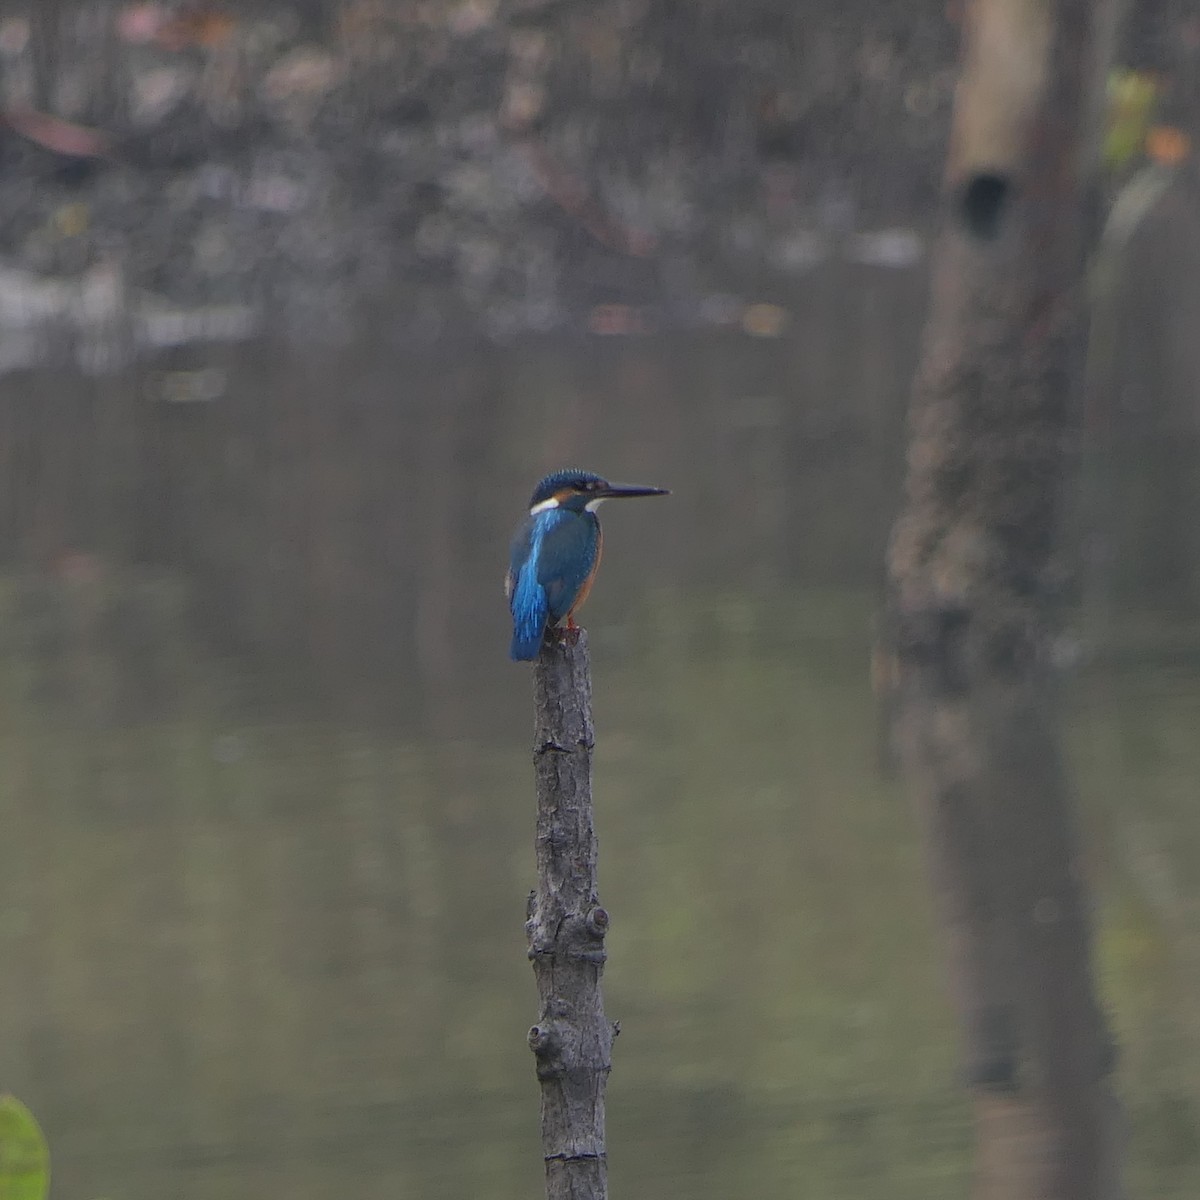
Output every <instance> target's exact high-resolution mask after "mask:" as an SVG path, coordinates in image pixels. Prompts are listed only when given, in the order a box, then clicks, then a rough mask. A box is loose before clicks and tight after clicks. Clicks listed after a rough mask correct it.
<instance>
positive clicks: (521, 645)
mask: <svg viewBox="0 0 1200 1200" xmlns="http://www.w3.org/2000/svg"><path fill="white" fill-rule="evenodd" d="M511 605H512V617H513V635H512V645H511V646H510V647H509V650H508V653H509V657H511V658H512V659H513V661H514V662H528V661H529V660H530V659H534V658H537V656H538V651H539V650H540V649H541V648H542V637H543V635H544V634H545V632H546V619H547V617H548V616H549V614H550V605H549V603H548V601H547V600H546V589H545V588H544V587H542V585H541V584H540V583H538V581H537V578H536V576H535V574H534V572H533V571H531V570H529V569H528V568H526V569H525V570H523V571H522V572H521V574H520V576H519V578H518V579H517V586H516V587H515V588H514V589H513V594H512V598H511Z"/></svg>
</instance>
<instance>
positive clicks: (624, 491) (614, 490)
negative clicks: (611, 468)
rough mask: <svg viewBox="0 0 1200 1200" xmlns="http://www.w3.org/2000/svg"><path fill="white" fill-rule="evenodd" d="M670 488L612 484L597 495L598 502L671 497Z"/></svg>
mask: <svg viewBox="0 0 1200 1200" xmlns="http://www.w3.org/2000/svg"><path fill="white" fill-rule="evenodd" d="M670 494H671V492H670V490H669V489H668V488H656V487H642V486H641V485H640V484H636V483H610V484H609V485H608V486H607V487H605V488H601V489H600V490H599V491H598V492H597V493H596V499H597V500H620V499H621V498H622V497H625V496H669V495H670Z"/></svg>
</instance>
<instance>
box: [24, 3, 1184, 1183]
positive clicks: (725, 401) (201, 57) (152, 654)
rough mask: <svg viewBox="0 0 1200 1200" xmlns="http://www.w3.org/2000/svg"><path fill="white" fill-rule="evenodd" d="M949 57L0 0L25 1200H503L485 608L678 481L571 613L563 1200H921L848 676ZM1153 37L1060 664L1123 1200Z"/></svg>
mask: <svg viewBox="0 0 1200 1200" xmlns="http://www.w3.org/2000/svg"><path fill="white" fill-rule="evenodd" d="M956 20H957V15H956V10H955V8H954V6H953V5H952V6H950V7H949V9H947V7H946V6H945V5H943V4H941V3H937V4H934V3H922V4H913V5H908V6H905V7H904V8H902V9H898V8H896V6H893V5H882V4H879V3H872V2H869V0H852V2H851V3H849V4H846V3H842V4H840V5H836V6H835V5H827V4H823V3H811V4H807V5H803V6H796V5H789V6H784V5H780V4H778V3H777V0H750V2H747V3H742V4H739V5H735V6H731V5H727V4H717V3H715V2H702V3H696V4H689V5H680V4H677V3H671V2H668V0H621V2H609V0H604V2H601V3H590V4H586V5H580V4H575V3H572V2H571V0H565V2H564V0H552V2H549V3H544V4H542V3H533V2H520V3H518V2H514V3H504V4H502V3H492V2H489V0H464V2H463V3H457V4H450V3H444V2H440V0H424V2H420V3H418V2H413V3H389V4H385V3H380V2H376V0H347V2H345V3H331V2H315V0H313V2H310V3H307V4H300V3H292V4H283V3H278V4H267V3H253V4H252V3H246V4H240V5H237V6H229V7H227V8H218V7H214V6H210V5H205V4H189V5H168V4H154V3H143V4H119V3H115V2H111V0H88V2H85V3H66V2H65V0H63V2H59V3H50V2H43V3H40V4H38V5H36V6H32V7H31V6H22V5H20V4H7V5H5V6H3V8H2V9H0V108H2V115H3V129H2V130H0V158H2V161H3V166H4V169H3V171H0V334H2V336H0V372H2V374H0V555H2V559H0V562H2V566H3V577H2V582H0V663H2V670H0V713H2V714H3V720H0V772H2V773H3V777H4V778H3V783H2V784H0V827H2V829H3V831H4V836H3V837H0V961H3V962H4V964H5V966H6V986H5V987H4V988H3V989H0V1023H2V1024H3V1027H4V1028H5V1029H6V1030H8V1031H9V1033H10V1036H9V1037H7V1038H6V1039H3V1041H0V1087H2V1088H3V1089H4V1090H6V1091H9V1092H12V1093H13V1094H15V1095H18V1096H20V1097H21V1099H22V1100H23V1101H24V1102H25V1103H26V1104H28V1105H29V1107H30V1109H31V1110H32V1111H33V1112H35V1113H36V1114H37V1115H38V1118H39V1119H40V1120H41V1122H42V1124H43V1126H44V1127H45V1129H46V1133H47V1136H48V1138H49V1140H50V1143H51V1145H52V1147H53V1151H54V1159H55V1180H56V1182H55V1191H56V1195H61V1196H63V1197H67V1198H71V1197H79V1198H80V1200H96V1198H97V1197H100V1196H111V1197H114V1198H116V1197H129V1198H131V1200H141V1198H145V1200H151V1198H157V1197H160V1196H162V1195H170V1196H175V1197H181V1198H184V1200H187V1198H195V1200H209V1198H213V1200H215V1198H217V1197H220V1198H221V1200H226V1198H232V1200H237V1198H239V1197H247V1198H249V1197H252V1196H253V1197H255V1198H256V1200H258V1198H259V1197H261V1196H263V1195H264V1194H266V1195H289V1196H295V1197H305V1196H313V1197H316V1196H328V1195H330V1194H339V1193H345V1192H348V1191H350V1190H353V1193H354V1194H355V1195H359V1196H363V1197H370V1196H375V1195H378V1196H381V1197H382V1196H385V1195H386V1196H395V1195H397V1194H399V1195H415V1196H422V1197H430V1198H435V1197H446V1198H450V1197H461V1196H465V1195H480V1194H485V1195H488V1196H492V1197H497V1198H501V1197H507V1196H514V1197H515V1196H518V1195H521V1196H527V1195H530V1194H532V1193H533V1192H534V1191H535V1190H536V1188H537V1186H538V1180H539V1178H540V1174H541V1164H540V1161H539V1150H538V1142H537V1098H536V1097H537V1089H536V1083H535V1081H534V1078H533V1072H532V1063H531V1062H530V1061H529V1055H528V1050H527V1049H526V1046H525V1040H524V1032H525V1029H526V1028H527V1026H528V1024H529V1022H530V1020H531V1019H532V1017H533V1015H534V1012H533V987H532V980H531V978H530V975H529V970H528V965H527V963H526V961H525V958H524V941H523V933H522V928H521V925H522V920H523V912H524V897H525V894H526V891H527V890H528V887H529V886H530V884H531V882H532V879H531V873H532V853H531V846H530V844H529V843H530V840H531V837H532V818H533V808H532V796H531V781H530V772H529V763H528V745H527V743H528V737H529V708H528V705H529V694H528V693H529V686H528V679H527V673H526V672H525V671H524V670H521V669H518V668H516V667H514V666H512V664H510V663H508V662H507V660H506V658H505V655H504V647H505V645H506V642H507V637H506V634H505V631H504V625H505V620H506V615H507V614H506V613H505V610H504V604H503V600H502V597H501V595H500V585H499V581H500V575H501V572H502V569H503V562H504V558H505V550H506V545H507V539H508V536H509V531H510V529H511V527H512V526H513V524H514V523H515V522H516V521H517V520H518V519H519V517H520V515H521V514H522V512H523V510H524V506H525V504H526V502H527V499H528V492H529V489H530V488H531V486H532V484H533V482H534V480H535V479H536V478H537V477H538V476H539V475H540V474H542V473H543V472H544V471H545V470H547V469H550V468H552V467H556V466H560V465H565V464H567V463H572V462H576V463H579V464H580V465H583V466H587V467H593V468H595V469H598V470H601V471H605V472H608V473H610V474H611V475H613V476H615V477H624V478H630V479H637V480H641V481H644V482H649V483H660V484H663V485H665V486H669V487H671V488H672V489H673V491H674V493H675V495H674V496H673V498H672V499H671V500H670V501H669V502H666V503H664V504H663V505H662V506H656V507H655V511H654V513H653V514H649V513H645V514H643V515H642V516H641V517H639V516H636V515H634V514H631V513H621V512H615V513H613V514H612V515H611V516H609V517H607V518H606V527H607V528H608V532H609V554H608V557H607V560H606V562H605V567H604V572H603V576H602V578H601V581H600V583H599V584H598V586H597V589H596V592H595V594H594V596H593V598H592V600H591V602H590V604H589V606H588V609H587V614H586V615H587V621H588V625H589V630H590V632H591V637H592V645H593V654H594V660H595V673H596V678H595V688H596V717H597V724H598V731H599V752H598V755H597V779H596V793H597V805H598V821H599V828H600V834H601V838H602V854H601V872H602V883H603V890H604V899H605V902H606V905H607V906H608V907H609V909H610V910H611V912H612V913H613V917H614V928H613V934H612V937H611V945H610V950H611V955H612V957H611V962H610V966H609V969H608V972H607V975H606V984H607V989H608V996H607V1002H608V1010H609V1013H610V1015H611V1016H612V1017H613V1018H615V1019H619V1020H620V1021H621V1023H622V1033H621V1037H620V1039H619V1040H618V1042H617V1044H616V1047H615V1070H614V1074H613V1079H612V1084H611V1088H610V1117H609V1119H610V1144H611V1153H612V1176H613V1190H614V1194H616V1195H631V1196H637V1195H644V1196H654V1197H659V1198H663V1200H668V1198H671V1197H679V1198H681V1200H682V1198H684V1197H686V1198H688V1200H706V1198H708V1197H712V1198H714V1200H715V1198H717V1197H722V1198H723V1197H727V1196H729V1195H740V1194H754V1195H758V1196H764V1197H770V1196H779V1197H782V1196H792V1195H797V1194H802V1195H806V1194H814V1195H815V1194H819V1195H821V1196H823V1197H829V1198H831V1200H832V1198H835V1197H839V1196H845V1197H850V1196H853V1197H856V1198H861V1197H864V1196H880V1197H882V1196H887V1197H889V1198H901V1200H903V1198H908V1197H911V1198H912V1200H918V1198H920V1200H937V1198H938V1197H950V1196H957V1195H961V1194H962V1193H963V1191H964V1189H965V1186H966V1179H967V1177H968V1170H969V1164H968V1162H967V1153H968V1145H969V1132H968V1129H967V1127H966V1112H965V1109H964V1107H963V1106H962V1105H961V1103H960V1098H959V1092H958V1088H957V1083H956V1069H957V1066H956V1064H957V1046H956V1037H955V1033H954V1028H953V1022H952V1020H951V1016H950V1013H949V1011H948V1008H947V1005H946V1003H945V1000H944V997H943V993H942V988H941V979H940V974H939V963H938V953H937V947H936V942H935V937H934V931H933V927H932V921H931V914H930V909H929V903H928V900H927V895H926V884H925V880H924V876H923V864H922V862H921V860H920V853H919V846H918V842H917V838H916V831H915V828H914V825H913V823H912V821H911V820H910V814H909V812H908V809H907V806H906V802H905V800H904V798H903V796H902V794H901V792H900V790H899V789H898V787H897V785H896V784H895V782H894V780H892V778H891V776H890V773H889V770H888V763H889V745H888V729H887V723H886V714H881V713H880V712H879V711H878V710H877V706H876V703H875V701H874V699H873V697H872V694H871V687H870V679H869V669H868V664H869V649H870V642H871V629H872V619H873V613H874V611H875V608H876V603H877V599H878V586H879V581H880V578H881V574H882V571H881V559H882V552H883V543H884V538H885V536H886V531H887V527H888V523H889V521H890V517H891V514H892V511H893V507H894V503H895V498H896V489H897V483H898V480H899V476H900V471H901V467H902V457H903V446H904V405H905V401H906V398H907V392H908V383H909V377H910V374H911V371H912V366H913V363H914V361H915V355H916V347H917V342H918V338H919V334H920V326H921V319H922V310H923V304H924V289H925V263H926V248H927V245H928V241H929V237H930V235H931V233H932V231H933V228H934V225H935V212H936V208H935V196H936V190H937V184H938V179H939V174H940V167H941V155H942V151H943V145H944V138H945V132H946V123H947V117H948V112H949V104H950V100H951V95H952V86H953V78H954V76H953V71H954V46H955V40H956V35H957V31H956ZM1198 46H1200V28H1198V27H1197V24H1196V21H1195V17H1194V14H1193V13H1191V12H1190V10H1189V9H1188V8H1187V7H1186V6H1184V5H1182V4H1171V3H1155V4H1142V5H1138V6H1137V11H1136V12H1135V13H1133V14H1132V20H1131V23H1130V25H1129V27H1128V29H1127V31H1126V36H1125V41H1124V44H1123V46H1122V53H1121V57H1120V62H1121V69H1122V71H1124V72H1130V73H1131V74H1117V75H1115V76H1114V80H1113V86H1114V106H1113V124H1112V128H1111V130H1110V141H1109V156H1110V161H1111V162H1112V167H1113V177H1112V194H1113V196H1114V197H1116V196H1119V195H1120V194H1121V193H1122V189H1123V188H1124V187H1126V186H1127V184H1128V181H1129V180H1131V179H1133V178H1135V177H1136V176H1137V173H1138V172H1139V171H1141V170H1143V169H1144V168H1146V167H1148V166H1149V167H1153V168H1155V169H1162V170H1165V171H1167V172H1168V174H1167V176H1166V177H1165V178H1164V179H1163V181H1162V184H1163V186H1162V187H1161V188H1159V189H1158V190H1157V192H1156V193H1155V194H1154V195H1153V196H1152V197H1151V201H1152V202H1150V203H1144V204H1141V206H1140V208H1138V210H1137V219H1136V221H1134V222H1132V223H1131V227H1130V229H1129V230H1127V231H1126V233H1127V236H1126V237H1125V238H1124V240H1123V241H1122V243H1121V247H1120V251H1121V252H1120V254H1119V255H1118V256H1117V259H1116V260H1114V266H1113V282H1112V283H1111V286H1110V287H1109V289H1108V290H1107V291H1106V293H1105V294H1106V296H1107V297H1108V298H1109V302H1110V303H1109V307H1108V308H1107V309H1106V314H1107V315H1106V321H1105V324H1104V327H1103V338H1102V343H1103V344H1102V350H1103V354H1102V356H1101V358H1100V359H1099V362H1100V364H1101V366H1102V368H1103V369H1102V370H1098V371H1096V372H1095V377H1094V379H1093V386H1092V387H1091V388H1090V390H1089V394H1088V397H1087V401H1086V405H1087V407H1086V410H1085V413H1084V422H1085V427H1086V436H1085V439H1084V443H1083V447H1082V449H1083V451H1084V452H1085V461H1086V465H1087V467H1088V472H1089V473H1088V474H1087V475H1086V477H1085V481H1086V487H1085V490H1084V492H1083V493H1082V496H1083V498H1082V499H1081V501H1080V503H1079V504H1078V505H1077V508H1078V510H1079V511H1078V512H1077V514H1076V517H1075V519H1074V520H1073V523H1072V530H1071V538H1070V545H1069V546H1068V547H1066V548H1065V555H1064V561H1065V562H1066V563H1067V564H1068V567H1069V569H1067V570H1065V571H1064V584H1063V595H1064V608H1065V611H1066V613H1067V619H1066V621H1065V624H1064V630H1063V634H1062V637H1061V643H1060V648H1061V657H1062V662H1063V667H1064V676H1065V678H1066V680H1067V686H1068V688H1069V697H1070V703H1071V717H1072V721H1071V738H1072V742H1071V744H1072V747H1073V751H1074V760H1075V764H1076V768H1077V772H1078V779H1079V785H1080V804H1081V818H1082V821H1083V825H1084V830H1085V844H1086V848H1087V863H1086V866H1087V869H1088V871H1089V874H1090V875H1091V877H1092V878H1093V879H1094V880H1095V883H1096V886H1097V896H1098V905H1099V909H1098V918H1099V934H1098V936H1099V956H1098V957H1099V962H1100V968H1101V971H1102V976H1103V978H1102V983H1103V989H1104V997H1105V1001H1106V1003H1107V1004H1109V1005H1110V1006H1111V1007H1112V1010H1113V1013H1114V1016H1115V1021H1116V1025H1117V1028H1118V1030H1119V1033H1120V1037H1121V1045H1122V1059H1121V1065H1120V1072H1121V1083H1122V1087H1123V1090H1124V1093H1125V1095H1126V1097H1127V1100H1128V1104H1129V1111H1130V1118H1131V1137H1132V1145H1131V1158H1132V1171H1131V1184H1132V1187H1133V1190H1135V1191H1137V1192H1138V1194H1142V1195H1146V1196H1153V1197H1180V1198H1182V1197H1189V1198H1190V1197H1192V1196H1194V1195H1195V1194H1196V1189H1197V1185H1198V1184H1200V1139H1198V1137H1197V1105H1198V1104H1200V1094H1198V1092H1197V1084H1196V1080H1197V1079H1200V1026H1198V1023H1197V1016H1196V1006H1195V1003H1194V997H1195V995H1196V994H1197V990H1198V988H1200V924H1198V921H1200V824H1198V820H1200V818H1198V817H1197V810H1196V805H1195V802H1194V799H1195V792H1196V785H1195V781H1196V779H1197V777H1198V774H1200V741H1198V739H1197V738H1196V734H1195V731H1196V729H1197V728H1198V727H1200V720H1198V718H1200V542H1198V540H1197V526H1196V521H1195V512H1196V509H1197V502H1198V500H1200V454H1198V452H1197V441H1198V439H1197V435H1198V433H1200V408H1198V407H1197V404H1196V394H1197V393H1196V380H1197V378H1200V360H1198V355H1200V343H1198V342H1197V339H1196V338H1195V330H1196V328H1197V327H1200V291H1198V289H1197V287H1196V282H1195V281H1196V278H1197V270H1196V267H1197V264H1198V263H1200V217H1198V216H1197V213H1198V212H1200V206H1198V205H1197V203H1196V199H1197V180H1196V175H1195V166H1194V158H1193V155H1192V151H1191V145H1192V138H1193V137H1194V135H1195V133H1196V128H1197V122H1196V117H1197V114H1198V112H1200V106H1198V104H1197V97H1196V92H1195V88H1196V80H1197V79H1200V72H1197V71H1196V70H1195V67H1196V62H1195V59H1196V55H1197V53H1198ZM1156 131H1158V132H1157V133H1156ZM1156 138H1157V139H1158V140H1155V139H1156ZM5 1128H8V1126H7V1125H5ZM6 1144H7V1143H6ZM6 1200H7V1197H6Z"/></svg>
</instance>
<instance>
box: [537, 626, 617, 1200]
mask: <svg viewBox="0 0 1200 1200" xmlns="http://www.w3.org/2000/svg"><path fill="white" fill-rule="evenodd" d="M533 678H534V704H535V709H536V711H535V718H534V748H533V758H534V766H535V772H536V778H537V840H536V849H537V872H538V883H537V890H536V891H534V892H532V893H530V897H529V919H528V921H527V922H526V925H525V931H526V933H527V934H528V937H529V957H530V959H531V960H532V962H533V973H534V977H535V979H536V981H537V989H538V1001H539V1006H540V1011H539V1015H538V1021H537V1024H536V1025H534V1026H533V1028H532V1029H530V1031H529V1046H530V1049H532V1050H533V1052H534V1055H535V1056H536V1058H537V1076H538V1080H539V1081H540V1083H541V1088H542V1150H543V1154H544V1156H545V1160H546V1197H547V1200H604V1198H605V1197H606V1196H607V1195H608V1163H607V1156H606V1150H605V1143H604V1091H605V1087H606V1085H607V1083H608V1073H609V1070H610V1066H611V1055H612V1041H613V1033H614V1030H613V1027H612V1026H611V1025H609V1023H608V1021H607V1020H606V1019H605V1016H604V1002H603V997H602V995H601V991H600V976H601V974H602V973H603V970H604V960H605V950H604V936H605V934H606V933H607V931H608V913H607V912H605V910H604V909H603V908H601V907H600V902H599V900H598V898H597V895H596V831H595V824H594V821H593V815H592V745H593V737H592V685H591V668H590V665H589V662H588V647H587V634H586V633H585V632H584V631H583V630H572V631H570V632H569V633H564V634H563V635H562V637H561V638H555V639H554V640H550V641H547V642H546V643H545V644H544V645H543V647H542V651H541V654H540V655H539V656H538V659H537V662H536V664H535V665H534V672H533Z"/></svg>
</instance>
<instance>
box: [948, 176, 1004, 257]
mask: <svg viewBox="0 0 1200 1200" xmlns="http://www.w3.org/2000/svg"><path fill="white" fill-rule="evenodd" d="M1011 192H1012V184H1011V183H1010V182H1009V180H1008V178H1007V177H1006V176H1004V175H998V174H995V173H994V172H991V171H980V172H978V173H976V174H975V175H972V176H971V178H970V179H968V180H967V183H966V186H965V187H964V188H963V190H962V198H961V200H960V212H961V216H962V222H963V224H964V225H965V226H966V227H967V232H968V233H971V234H972V235H974V236H975V237H977V238H982V239H984V240H986V241H991V240H992V239H993V238H994V237H995V236H996V235H997V234H998V233H999V232H1000V222H1001V219H1002V218H1003V216H1004V212H1005V208H1006V206H1007V202H1008V198H1009V195H1010V194H1011Z"/></svg>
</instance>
